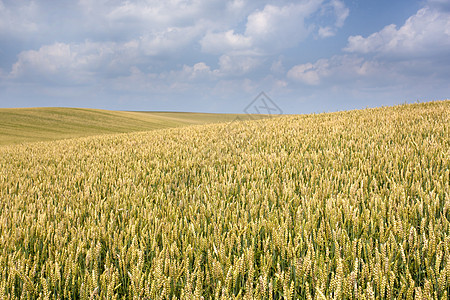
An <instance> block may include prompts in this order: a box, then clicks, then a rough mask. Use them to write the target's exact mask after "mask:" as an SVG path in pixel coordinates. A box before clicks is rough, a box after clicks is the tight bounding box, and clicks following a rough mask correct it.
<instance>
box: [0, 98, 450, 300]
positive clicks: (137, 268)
mask: <svg viewBox="0 0 450 300" xmlns="http://www.w3.org/2000/svg"><path fill="white" fill-rule="evenodd" d="M449 111H450V101H441V102H432V103H425V104H414V105H402V106H397V107H390V108H378V109H366V110H360V111H350V112H341V113H331V114H320V115H305V116H284V117H280V118H273V119H266V120H262V121H256V122H236V123H232V124H229V125H203V126H194V127H187V128H177V129H168V130H158V131H152V132H148V133H132V134H121V135H110V136H102V137H92V138H80V139H73V140H64V141H57V142H45V143H35V144H29V145H18V146H6V147H1V148H0V199H1V202H0V297H4V298H5V297H6V298H8V297H10V298H38V297H39V298H67V299H69V298H71V299H78V298H81V299H88V298H91V299H93V298H107V299H110V298H127V299H128V298H132V297H134V298H147V299H175V298H181V299H199V298H201V297H202V296H203V297H204V298H205V299H212V298H213V299H220V298H225V299H228V298H234V297H235V298H237V299H241V298H246V299H253V298H256V299H258V298H261V299H323V298H326V299H329V298H336V299H379V298H383V299H384V298H386V299H396V298H401V299H404V298H406V299H447V297H448V295H449V293H450V225H449V220H450V210H449V209H450V197H449V193H450V189H449V177H450V170H449V169H450V161H449V158H450V139H449V136H450V130H449V123H450V122H449V121H450V120H449Z"/></svg>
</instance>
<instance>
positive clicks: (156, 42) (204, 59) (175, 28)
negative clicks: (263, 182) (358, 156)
mask: <svg viewBox="0 0 450 300" xmlns="http://www.w3.org/2000/svg"><path fill="white" fill-rule="evenodd" d="M449 70H450V0H420V1H412V0H408V1H406V0H396V1H387V0H377V1H375V0H361V1H356V0H349V1H345V0H305V1H303V0H302V1H287V0H277V1H264V0H253V1H250V0H229V1H225V0H166V1H159V0H153V1H145V0H139V1H132V0H129V1H121V0H79V1H44V0H42V1H23V0H14V1H12V0H0V107H38V106H66V107H91V108H103V109H114V110H164V111H200V112H236V113H239V112H242V111H243V110H244V108H245V107H246V106H247V105H248V103H250V102H251V101H252V100H253V99H254V98H255V97H256V96H257V95H258V94H259V93H260V92H261V91H264V92H265V93H266V94H267V95H269V96H270V97H271V98H272V100H273V101H274V102H275V103H276V104H277V105H278V106H279V107H280V108H281V109H282V110H283V112H284V113H310V112H326V111H336V110H347V109H354V108H364V107H374V106H382V105H394V104H399V103H404V102H415V101H417V100H419V101H429V100H438V99H447V98H449V94H450V84H449V83H450V82H449V81H450V80H449V78H450V71H449Z"/></svg>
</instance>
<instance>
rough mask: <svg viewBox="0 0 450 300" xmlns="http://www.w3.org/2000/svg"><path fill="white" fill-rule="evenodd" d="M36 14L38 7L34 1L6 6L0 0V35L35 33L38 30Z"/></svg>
mask: <svg viewBox="0 0 450 300" xmlns="http://www.w3.org/2000/svg"><path fill="white" fill-rule="evenodd" d="M18 15H19V16H20V18H18V17H17V16H18ZM37 15H38V8H37V5H36V3H35V2H34V1H32V2H29V3H18V4H16V5H14V6H12V7H9V6H8V7H6V6H5V4H4V3H3V1H1V0H0V35H2V34H3V35H18V34H24V33H35V32H36V31H37V30H38V24H37V23H36V16H37Z"/></svg>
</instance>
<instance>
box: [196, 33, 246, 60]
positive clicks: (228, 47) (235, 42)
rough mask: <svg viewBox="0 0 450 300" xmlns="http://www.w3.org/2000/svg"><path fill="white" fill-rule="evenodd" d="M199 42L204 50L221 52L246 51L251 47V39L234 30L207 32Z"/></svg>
mask: <svg viewBox="0 0 450 300" xmlns="http://www.w3.org/2000/svg"><path fill="white" fill-rule="evenodd" d="M200 44H201V45H202V49H203V51H204V52H207V53H213V54H221V53H229V52H239V51H246V50H248V49H250V48H251V46H252V41H251V39H250V38H249V37H246V36H244V35H241V34H235V33H234V30H228V31H226V32H219V33H212V32H208V33H207V34H206V35H205V36H204V37H203V39H202V40H201V41H200Z"/></svg>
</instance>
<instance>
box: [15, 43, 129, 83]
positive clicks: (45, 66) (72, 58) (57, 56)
mask: <svg viewBox="0 0 450 300" xmlns="http://www.w3.org/2000/svg"><path fill="white" fill-rule="evenodd" d="M136 47H137V45H136V44H135V43H133V42H129V43H125V44H116V43H97V42H84V43H80V44H65V43H54V44H51V45H45V46H42V47H40V48H39V50H28V51H23V52H21V53H20V54H19V55H18V60H17V62H15V63H14V64H13V66H12V69H11V72H10V74H9V78H10V79H28V80H42V79H43V78H51V77H52V78H53V79H54V80H55V81H64V80H74V81H75V82H74V83H80V82H88V81H89V80H91V79H92V76H93V75H94V74H97V75H99V74H102V73H107V72H117V71H118V70H119V71H120V69H121V68H122V67H123V66H124V65H126V64H127V63H130V62H131V57H133V56H134V55H133V52H135V51H136Z"/></svg>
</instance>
